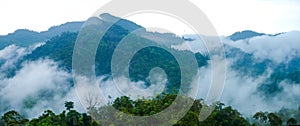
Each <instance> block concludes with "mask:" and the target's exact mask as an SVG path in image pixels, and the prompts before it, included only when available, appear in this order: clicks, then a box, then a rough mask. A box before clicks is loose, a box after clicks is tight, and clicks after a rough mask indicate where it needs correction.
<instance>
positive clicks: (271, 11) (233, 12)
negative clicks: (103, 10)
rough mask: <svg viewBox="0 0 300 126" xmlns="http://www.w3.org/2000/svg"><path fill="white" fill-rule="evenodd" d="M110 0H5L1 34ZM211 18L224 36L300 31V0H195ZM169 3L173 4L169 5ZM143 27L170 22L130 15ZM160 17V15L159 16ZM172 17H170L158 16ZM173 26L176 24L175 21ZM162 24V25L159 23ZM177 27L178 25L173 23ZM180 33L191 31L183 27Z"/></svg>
mask: <svg viewBox="0 0 300 126" xmlns="http://www.w3.org/2000/svg"><path fill="white" fill-rule="evenodd" d="M109 1H110V0H1V1H0V35H5V34H7V33H11V32H13V31H15V30H16V29H30V30H35V31H45V30H47V29H48V28H49V27H51V26H53V25H59V24H62V23H65V22H69V21H84V20H86V19H87V18H88V17H90V16H91V15H92V14H93V13H94V12H95V11H96V10H97V9H98V8H100V7H101V6H103V5H104V4H105V3H107V2H109ZM191 1H192V2H193V3H194V4H196V5H197V6H198V7H199V8H200V9H201V10H202V11H203V12H204V13H205V14H206V15H207V16H208V18H209V19H210V21H211V22H212V23H213V25H214V26H215V28H216V30H217V32H218V33H219V34H220V35H230V34H232V33H233V32H236V31H242V30H254V31H258V32H264V33H278V32H287V31H292V30H300V1H299V0H191ZM168 6H169V5H168ZM129 19H132V20H134V21H135V22H137V23H138V24H141V25H143V26H146V27H147V26H153V25H165V24H169V25H170V23H167V22H170V21H160V22H162V24H155V22H153V21H151V20H150V21H149V20H142V19H139V18H137V17H135V18H134V17H132V18H129ZM156 19H157V18H156ZM158 19H161V20H162V19H164V20H168V18H158ZM171 25H172V24H171ZM158 27H159V26H158ZM172 27H173V28H174V25H173V26H172ZM176 30H177V31H178V32H177V31H175V32H177V33H179V34H183V33H188V32H186V31H184V30H182V29H180V28H177V29H176Z"/></svg>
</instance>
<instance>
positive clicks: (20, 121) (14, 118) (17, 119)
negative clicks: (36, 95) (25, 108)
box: [1, 110, 28, 126]
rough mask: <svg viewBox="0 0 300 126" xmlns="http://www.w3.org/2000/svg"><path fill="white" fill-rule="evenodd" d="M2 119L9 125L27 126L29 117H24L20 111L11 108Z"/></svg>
mask: <svg viewBox="0 0 300 126" xmlns="http://www.w3.org/2000/svg"><path fill="white" fill-rule="evenodd" d="M1 121H3V122H4V124H6V125H8V126H25V124H26V123H27V122H28V119H25V118H24V117H22V116H21V115H20V114H19V113H18V112H16V111H14V110H11V111H8V112H6V113H5V114H4V115H3V116H2V117H1Z"/></svg>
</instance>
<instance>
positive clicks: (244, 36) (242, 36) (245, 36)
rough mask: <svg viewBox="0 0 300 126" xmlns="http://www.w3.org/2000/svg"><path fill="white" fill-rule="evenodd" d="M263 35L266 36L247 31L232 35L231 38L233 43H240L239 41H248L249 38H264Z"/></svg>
mask: <svg viewBox="0 0 300 126" xmlns="http://www.w3.org/2000/svg"><path fill="white" fill-rule="evenodd" d="M262 35H266V34H265V33H258V32H255V31H251V30H245V31H240V32H235V33H233V34H232V35H230V36H229V38H230V39H231V40H233V41H238V40H243V39H248V38H252V37H256V36H262Z"/></svg>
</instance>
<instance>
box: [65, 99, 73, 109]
mask: <svg viewBox="0 0 300 126" xmlns="http://www.w3.org/2000/svg"><path fill="white" fill-rule="evenodd" d="M65 107H66V110H71V109H73V108H74V102H71V101H66V102H65Z"/></svg>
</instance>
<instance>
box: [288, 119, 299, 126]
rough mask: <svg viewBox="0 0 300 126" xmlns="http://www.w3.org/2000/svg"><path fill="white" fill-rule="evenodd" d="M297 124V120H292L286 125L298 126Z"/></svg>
mask: <svg viewBox="0 0 300 126" xmlns="http://www.w3.org/2000/svg"><path fill="white" fill-rule="evenodd" d="M296 124H297V120H296V119H295V118H290V119H289V120H288V121H287V122H286V125H288V126H289V125H296Z"/></svg>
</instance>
